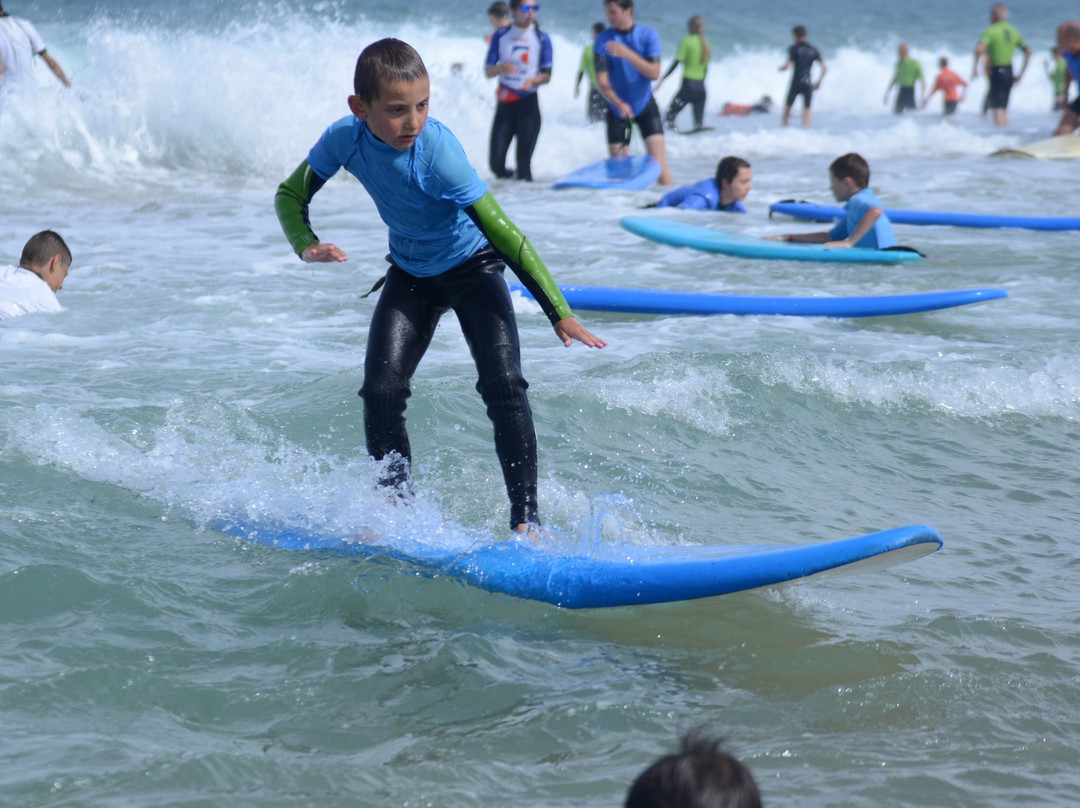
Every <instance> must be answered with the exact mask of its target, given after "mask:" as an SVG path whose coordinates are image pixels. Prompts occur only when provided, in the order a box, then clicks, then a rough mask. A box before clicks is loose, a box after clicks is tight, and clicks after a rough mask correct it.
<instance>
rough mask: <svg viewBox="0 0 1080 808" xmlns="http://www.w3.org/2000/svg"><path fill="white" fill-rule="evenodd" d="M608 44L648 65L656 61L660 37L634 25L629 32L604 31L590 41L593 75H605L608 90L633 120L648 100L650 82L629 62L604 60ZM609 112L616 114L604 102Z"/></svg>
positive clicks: (650, 95) (612, 59)
mask: <svg viewBox="0 0 1080 808" xmlns="http://www.w3.org/2000/svg"><path fill="white" fill-rule="evenodd" d="M608 42H621V43H622V44H623V45H626V46H627V47H628V48H630V50H632V51H634V52H635V53H637V54H638V55H639V56H641V58H643V59H645V60H646V61H649V62H659V61H660V34H658V33H657V32H656V31H655V30H654V29H652V28H649V27H648V26H645V25H638V24H636V23H635V24H634V27H633V28H631V29H630V30H629V31H617V30H615V29H614V28H606V29H604V30H603V31H601V32H600V33H599V34H597V35H596V39H595V40H593V53H594V54H595V57H596V72H598V73H604V72H606V73H607V74H608V80H609V81H610V82H611V89H613V90H614V91H615V94H616V95H617V96H618V97H619V98H620V99H622V100H623V101H625V102H626V103H627V104H629V105H630V108H631V109H632V110H633V111H634V117H635V118H636V117H637V116H638V115H640V114H641V111H642V110H643V109H645V106H646V105H647V104H648V103H649V101H650V100H651V99H652V81H651V80H650V79H649V78H647V77H646V76H643V75H642V74H641V73H639V72H638V71H637V68H636V67H634V66H633V65H632V64H631V63H630V60H629V59H620V58H618V57H615V56H608V55H607V53H606V52H605V50H604V48H605V46H606V45H607V43H608ZM608 106H609V107H611V110H612V112H615V113H616V114H617V113H618V110H617V109H615V107H614V106H612V105H611V102H608Z"/></svg>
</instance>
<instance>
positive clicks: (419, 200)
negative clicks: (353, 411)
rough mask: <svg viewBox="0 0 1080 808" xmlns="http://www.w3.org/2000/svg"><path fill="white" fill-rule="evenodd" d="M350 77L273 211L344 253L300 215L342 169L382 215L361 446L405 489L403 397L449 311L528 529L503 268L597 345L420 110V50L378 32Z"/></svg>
mask: <svg viewBox="0 0 1080 808" xmlns="http://www.w3.org/2000/svg"><path fill="white" fill-rule="evenodd" d="M353 86H354V90H355V95H351V96H349V99H348V101H349V109H350V110H351V112H352V114H351V115H349V116H346V117H344V118H341V119H340V120H338V121H335V122H334V123H332V124H331V125H330V126H329V127H328V128H327V129H326V130H325V131H324V132H323V134H322V136H321V137H320V138H319V140H318V141H317V142H316V144H315V145H314V146H313V147H312V148H311V150H310V151H309V152H308V156H307V158H306V159H305V160H303V161H302V162H301V163H300V165H299V166H298V167H297V168H296V170H295V171H294V172H293V173H292V175H291V176H290V177H289V178H288V179H286V180H285V181H284V182H282V183H281V185H280V186H279V187H278V192H277V195H276V196H275V198H274V209H275V211H276V212H277V216H278V221H279V222H280V223H281V226H282V229H283V230H284V232H285V236H286V238H287V239H288V240H289V244H290V245H291V246H292V248H293V250H294V251H295V252H296V254H297V255H299V256H300V258H301V259H302V260H303V261H306V262H309V263H312V262H324V263H329V262H339V261H346V260H348V256H347V255H346V253H345V251H344V250H342V249H341V248H340V247H338V246H336V245H335V244H332V243H329V242H323V241H320V240H319V237H318V236H316V235H315V233H314V232H313V231H312V229H311V223H310V220H309V217H308V210H309V205H310V202H311V199H312V198H313V197H314V195H315V194H316V193H317V192H318V191H319V190H320V189H321V188H322V187H323V186H324V185H325V184H326V182H327V181H328V180H329V179H330V178H331V177H333V176H334V174H336V173H337V172H338V171H339V170H341V169H342V168H344V169H345V170H346V171H348V172H349V173H350V174H352V175H353V176H355V177H356V178H357V179H358V180H360V183H361V184H362V185H363V186H364V188H365V190H367V192H368V193H369V194H370V195H371V197H372V199H373V200H374V202H375V205H376V207H377V209H378V211H379V215H380V217H381V218H382V220H383V221H384V222H385V223H386V224H387V226H388V227H389V230H390V239H389V246H390V256H389V259H390V261H391V265H390V268H389V270H387V272H386V276H385V284H384V285H383V286H382V292H381V293H380V295H379V300H378V303H377V304H376V305H375V311H374V313H373V314H372V317H371V325H370V327H369V329H368V343H367V353H366V355H365V357H364V384H363V387H362V388H361V390H360V395H361V397H362V398H363V400H364V433H365V437H366V439H367V450H368V454H369V455H370V456H371V457H372V458H373V459H375V460H377V461H382V464H383V465H382V469H381V472H382V474H381V479H380V483H381V484H382V485H383V486H386V487H387V488H388V489H390V490H391V491H395V492H397V493H398V494H399V495H401V496H402V497H403V498H405V499H408V497H409V493H410V491H411V450H410V446H409V437H408V434H407V433H406V431H405V403H406V401H407V399H408V398H409V395H410V392H411V391H410V383H411V380H412V375H413V373H414V371H415V370H416V368H417V366H418V365H419V363H420V359H421V358H422V357H423V355H424V352H425V351H426V350H427V347H428V345H429V344H430V342H431V339H432V337H433V336H434V334H435V327H436V326H437V325H438V323H439V319H440V318H441V317H442V315H443V314H444V313H445V312H446V311H448V310H449V309H453V310H454V313H455V314H456V315H457V318H458V322H459V323H460V324H461V330H462V333H463V334H464V336H465V342H466V343H467V344H468V346H469V351H470V353H471V354H472V356H473V360H474V362H475V364H476V369H477V374H478V377H479V378H478V381H477V383H476V389H477V391H478V392H479V393H480V395H481V397H482V398H483V400H484V404H485V405H486V406H487V414H488V417H489V418H490V419H491V421H492V424H493V425H494V429H495V451H496V454H497V455H498V457H499V462H500V465H501V466H502V472H503V478H504V482H505V484H506V491H507V496H508V497H509V499H510V524H511V526H512V527H513V528H514V529H515V530H516V531H518V532H528V533H530V534H531V533H533V532H535V531H534V530H532V529H531V528H530V525H531V526H535V525H537V524H538V521H539V516H538V506H537V492H536V487H537V468H536V465H537V460H536V432H535V429H534V428H533V420H532V411H531V409H530V408H529V400H528V397H527V395H526V390H527V389H528V384H527V383H526V381H525V378H524V377H523V376H522V372H521V351H520V347H519V342H518V332H517V323H516V321H515V318H514V307H513V304H512V302H511V299H510V291H509V289H508V288H507V286H506V283H505V281H504V280H503V269H504V266H505V265H509V266H510V268H511V269H512V270H513V271H514V273H515V274H517V276H518V278H519V279H520V280H521V282H522V283H523V284H524V285H525V287H526V288H527V289H528V290H529V292H530V293H531V294H532V295H533V297H534V298H535V299H536V300H537V302H538V303H539V304H540V306H541V307H542V308H543V310H544V313H545V314H547V316H548V319H549V320H550V321H551V323H552V327H553V328H554V329H555V333H556V335H557V336H558V337H559V339H560V340H562V342H563V344H564V345H566V346H568V347H569V346H570V345H571V344H572V343H573V342H574V340H578V341H580V342H582V343H583V344H585V345H588V346H590V347H595V348H603V347H604V346H605V345H606V344H607V343H606V342H604V340H602V339H599V338H598V337H596V336H594V335H593V334H591V333H589V331H588V330H587V329H586V328H585V327H584V326H582V325H581V323H579V322H578V321H577V319H576V318H575V317H574V314H573V312H572V311H571V310H570V307H569V306H568V305H567V303H566V299H565V298H564V297H563V296H562V293H561V292H560V291H559V287H558V286H556V284H555V282H554V280H553V279H552V278H551V274H550V273H549V272H548V271H547V268H546V267H545V266H544V263H543V261H541V260H540V256H539V255H538V254H537V252H536V250H535V249H534V248H533V246H532V245H531V244H530V243H529V241H528V239H526V238H525V236H524V235H523V234H522V233H521V231H520V230H518V229H517V227H516V226H514V224H513V222H511V221H510V219H509V217H508V216H507V215H506V213H505V212H504V211H503V210H502V208H500V207H499V205H498V203H497V202H496V201H495V199H494V197H493V196H492V195H491V193H490V192H489V191H488V189H487V185H486V184H485V183H484V182H483V181H482V180H481V179H480V178H479V177H478V176H477V174H476V170H475V169H474V168H473V167H472V166H471V165H470V164H469V160H468V158H467V157H466V155H465V150H464V149H463V148H462V146H461V144H460V142H458V140H457V139H456V138H455V137H454V135H453V133H452V132H451V131H450V130H449V129H448V128H447V127H446V126H444V125H443V124H441V123H440V122H439V121H436V120H435V119H434V118H429V117H428V106H429V95H430V81H429V78H428V73H427V68H426V67H425V66H424V63H423V61H422V60H421V59H420V56H419V54H418V53H416V51H415V50H414V49H413V48H412V47H410V46H409V45H407V44H406V43H404V42H401V41H399V40H396V39H383V40H380V41H379V42H375V43H373V44H372V45H369V46H368V47H367V48H365V49H364V51H363V52H362V53H361V54H360V58H359V59H358V60H357V65H356V73H355V77H354V82H353ZM378 285H379V284H377V286H378ZM373 291H374V290H373Z"/></svg>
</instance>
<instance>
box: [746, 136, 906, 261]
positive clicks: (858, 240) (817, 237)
mask: <svg viewBox="0 0 1080 808" xmlns="http://www.w3.org/2000/svg"><path fill="white" fill-rule="evenodd" d="M869 185H870V166H869V164H867V162H866V160H864V159H863V158H862V156H861V155H858V154H855V153H854V152H850V153H849V154H845V155H843V156H841V157H837V158H836V159H835V160H833V162H832V165H830V166H829V188H830V190H832V193H833V196H834V197H835V198H836V201H837V202H843V203H844V218H843V219H841V220H840V221H838V222H837V223H836V225H835V226H834V227H833V229H832V230H823V231H821V232H817V233H787V234H784V235H779V236H766V237H765V238H767V239H769V240H770V241H794V242H802V243H806V244H824V245H825V246H826V247H861V248H863V249H867V250H885V249H888V248H889V247H896V246H897V242H896V236H894V235H893V229H892V223H891V222H890V221H889V217H888V216H886V215H885V211H884V210H882V208H881V201H880V200H879V199H878V198H877V197H876V196H874V192H873V191H871V190H870V188H869Z"/></svg>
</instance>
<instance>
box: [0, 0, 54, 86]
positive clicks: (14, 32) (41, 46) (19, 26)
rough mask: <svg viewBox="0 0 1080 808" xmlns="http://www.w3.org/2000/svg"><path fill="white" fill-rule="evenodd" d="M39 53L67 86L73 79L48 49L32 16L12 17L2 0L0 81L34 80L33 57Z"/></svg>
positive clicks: (19, 81)
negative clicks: (23, 17) (30, 19)
mask: <svg viewBox="0 0 1080 808" xmlns="http://www.w3.org/2000/svg"><path fill="white" fill-rule="evenodd" d="M35 56H40V57H41V58H42V59H43V60H44V61H45V64H47V65H48V66H49V69H50V70H51V71H52V72H53V74H54V75H55V76H56V78H58V79H59V80H60V83H61V84H63V85H64V86H65V87H70V86H71V82H70V81H68V78H67V76H66V75H64V69H63V68H62V67H60V63H59V62H57V61H56V60H55V59H54V58H53V57H52V56H50V55H49V54H48V53H47V52H46V51H45V42H44V41H43V40H42V39H41V35H40V34H39V33H38V32H37V29H36V28H34V26H33V25H32V24H31V23H30V21H29V20H24V19H22V18H21V17H12V16H11V15H10V14H8V13H7V12H6V11H4V6H3V3H2V2H0V84H14V83H22V82H27V81H32V80H33V71H34V57H35Z"/></svg>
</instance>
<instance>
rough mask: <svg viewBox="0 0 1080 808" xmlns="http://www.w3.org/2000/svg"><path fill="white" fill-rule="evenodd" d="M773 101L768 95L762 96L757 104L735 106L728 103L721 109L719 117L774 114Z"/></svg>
mask: <svg viewBox="0 0 1080 808" xmlns="http://www.w3.org/2000/svg"><path fill="white" fill-rule="evenodd" d="M772 106H773V101H772V97H771V96H768V95H763V96H761V100H760V101H758V102H757V103H756V104H733V103H731V102H730V101H728V102H727V103H726V104H724V106H723V107H721V108H720V111H719V112H718V113H716V114H717V115H722V116H729V115H736V116H741V115H754V114H756V113H761V112H772Z"/></svg>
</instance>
